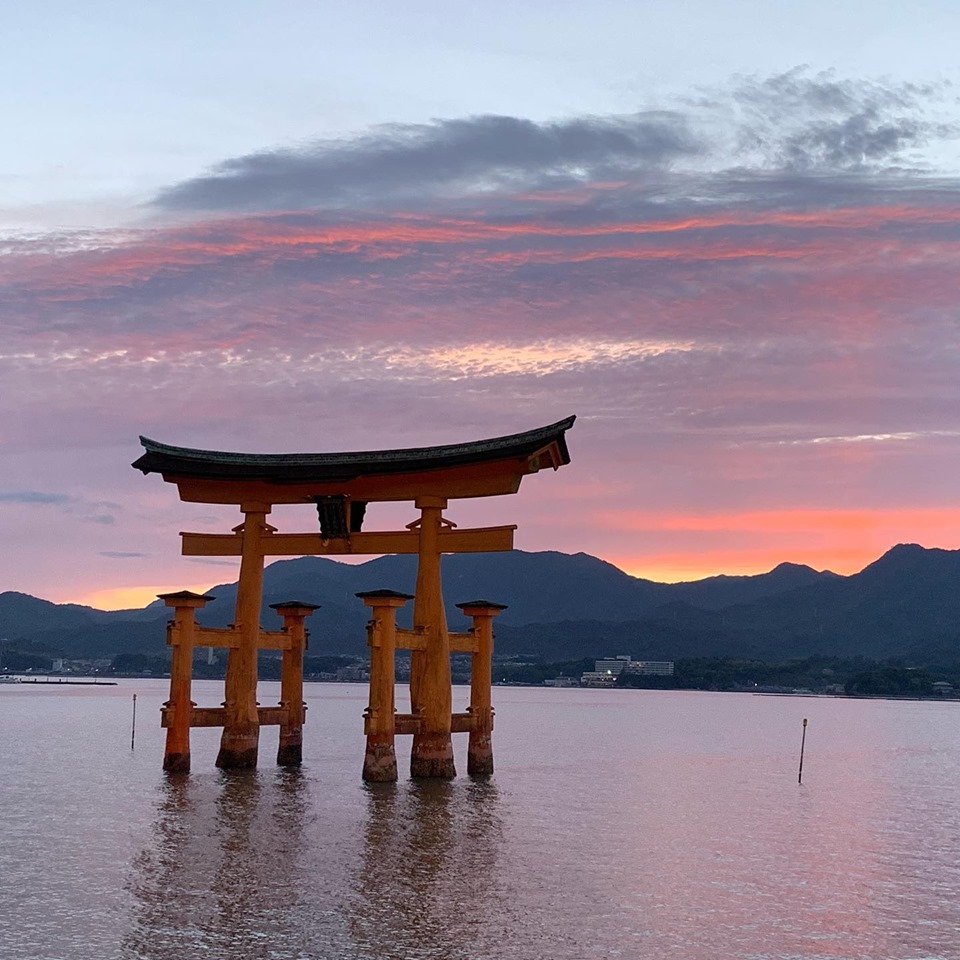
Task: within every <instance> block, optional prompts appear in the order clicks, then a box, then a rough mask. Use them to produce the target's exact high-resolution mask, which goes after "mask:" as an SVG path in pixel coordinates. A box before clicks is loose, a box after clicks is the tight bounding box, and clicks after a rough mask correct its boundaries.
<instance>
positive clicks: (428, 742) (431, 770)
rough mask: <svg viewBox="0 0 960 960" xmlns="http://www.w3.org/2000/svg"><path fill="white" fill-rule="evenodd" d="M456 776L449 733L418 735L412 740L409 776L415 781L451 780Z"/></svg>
mask: <svg viewBox="0 0 960 960" xmlns="http://www.w3.org/2000/svg"><path fill="white" fill-rule="evenodd" d="M456 775H457V768H456V766H455V765H454V762H453V743H452V741H451V740H450V734H449V733H420V734H415V735H414V738H413V751H412V753H411V754H410V776H411V777H414V778H415V779H423V780H427V779H434V780H452V779H453V778H454V777H455V776H456Z"/></svg>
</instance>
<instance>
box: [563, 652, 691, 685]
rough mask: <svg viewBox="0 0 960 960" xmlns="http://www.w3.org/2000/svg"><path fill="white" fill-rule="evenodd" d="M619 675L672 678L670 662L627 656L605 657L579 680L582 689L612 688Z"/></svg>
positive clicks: (595, 663)
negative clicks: (636, 658) (631, 674)
mask: <svg viewBox="0 0 960 960" xmlns="http://www.w3.org/2000/svg"><path fill="white" fill-rule="evenodd" d="M621 673H634V674H639V675H640V676H647V677H672V676H673V661H672V660H632V659H631V658H630V657H627V656H619V657H607V658H605V659H603V660H596V661H594V669H593V670H592V671H588V672H587V673H585V674H584V675H583V676H582V677H581V678H580V683H581V685H582V686H584V687H612V686H615V685H616V682H617V677H619V676H620V674H621Z"/></svg>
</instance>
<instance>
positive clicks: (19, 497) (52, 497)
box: [0, 490, 70, 506]
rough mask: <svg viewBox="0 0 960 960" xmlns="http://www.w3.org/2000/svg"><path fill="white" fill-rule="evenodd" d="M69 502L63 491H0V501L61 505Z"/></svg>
mask: <svg viewBox="0 0 960 960" xmlns="http://www.w3.org/2000/svg"><path fill="white" fill-rule="evenodd" d="M69 502H70V497H69V496H67V494H65V493H45V492H43V491H42V490H9V491H0V503H22V504H31V503H38V504H55V505H57V506H62V505H63V504H66V503H69Z"/></svg>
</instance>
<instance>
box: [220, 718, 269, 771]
mask: <svg viewBox="0 0 960 960" xmlns="http://www.w3.org/2000/svg"><path fill="white" fill-rule="evenodd" d="M259 734H260V731H259V729H256V728H255V729H254V730H252V731H246V730H245V731H243V732H239V731H233V730H224V731H223V736H222V737H221V738H220V752H219V753H218V754H217V766H218V767H220V769H221V770H249V769H250V768H252V767H255V766H256V765H257V749H258V747H259V740H260V736H259Z"/></svg>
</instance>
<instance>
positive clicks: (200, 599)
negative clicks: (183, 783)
mask: <svg viewBox="0 0 960 960" xmlns="http://www.w3.org/2000/svg"><path fill="white" fill-rule="evenodd" d="M158 599H160V600H162V601H163V602H164V603H165V604H166V605H167V606H168V607H173V611H174V613H173V620H172V621H171V622H170V623H169V624H167V643H169V644H170V646H171V648H172V650H171V654H172V657H171V662H170V699H169V700H168V701H167V702H166V704H165V705H164V706H166V708H167V716H168V718H169V719H168V725H167V742H166V746H165V747H164V750H163V769H164V770H166V771H167V773H189V771H190V718H191V715H192V712H193V708H194V706H196V704H194V702H193V700H192V699H191V695H190V686H191V682H192V680H193V645H194V643H193V641H194V628H195V627H196V620H195V617H194V610H200V609H203V607H205V606H206V604H207V601H208V600H213V599H214V598H213V597H208V596H204V595H203V594H199V593H191V592H190V591H189V590H181V591H180V592H178V593H161V594H159V595H158Z"/></svg>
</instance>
